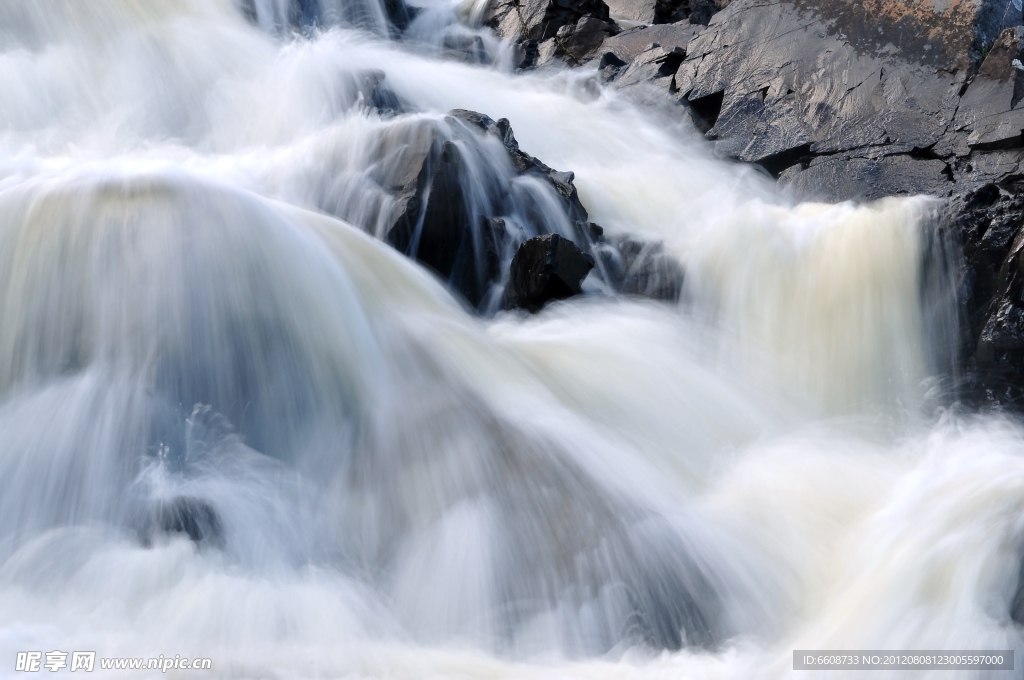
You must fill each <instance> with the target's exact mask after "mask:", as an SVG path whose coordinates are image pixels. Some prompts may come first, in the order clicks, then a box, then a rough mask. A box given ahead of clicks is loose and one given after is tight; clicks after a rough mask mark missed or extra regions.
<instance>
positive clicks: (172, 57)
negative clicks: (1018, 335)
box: [0, 0, 1024, 680]
mask: <svg viewBox="0 0 1024 680" xmlns="http://www.w3.org/2000/svg"><path fill="white" fill-rule="evenodd" d="M297 7H298V8H297V9H296V8H295V7H293V6H292V5H291V4H290V3H287V2H280V1H278V0H257V1H256V2H249V3H248V4H246V3H241V4H240V5H238V6H236V5H235V4H234V3H232V2H231V1H230V0H89V1H88V2H82V1H80V0H0V675H4V676H6V675H9V674H14V672H13V670H12V669H13V668H14V660H15V657H16V654H17V652H19V651H32V650H38V651H44V652H47V651H51V650H63V651H67V652H70V651H80V650H93V651H96V652H97V653H98V655H99V657H121V656H125V657H147V658H149V657H155V656H157V655H161V654H162V655H164V656H172V657H173V656H174V655H181V656H187V657H209V658H211V659H212V660H213V667H212V670H209V671H171V672H170V673H169V674H168V676H169V677H170V676H174V677H186V676H187V677H199V676H202V677H211V678H212V677H218V678H220V677H223V678H257V677H259V678H263V677H268V678H305V677H366V678H391V679H405V678H408V679H410V680H412V679H420V678H506V677H507V678H512V677H515V678H537V679H538V680H541V679H547V678H555V677H558V678H567V677H573V678H595V679H596V678H637V679H639V678H660V677H665V678H669V677H671V678H680V677H684V678H736V679H739V678H751V677H755V678H780V677H789V676H790V675H797V676H800V675H801V673H800V672H794V671H793V670H792V651H793V650H794V649H948V650H964V649H1011V648H1013V649H1016V650H1022V649H1024V628H1022V627H1021V625H1020V624H1018V623H1016V622H1015V621H1014V620H1013V618H1012V615H1013V608H1014V600H1015V596H1016V595H1017V592H1018V581H1019V579H1020V575H1021V555H1022V553H1024V428H1022V427H1021V425H1020V424H1018V423H1017V422H1015V421H1013V420H1011V419H1008V418H1003V417H1000V416H996V415H975V414H970V413H965V412H963V411H962V410H961V409H960V408H959V407H958V406H957V401H956V399H957V392H956V379H957V375H958V370H959V368H958V366H957V365H956V361H955V357H956V342H957V337H958V336H957V318H956V316H957V310H956V307H955V304H954V302H953V301H954V291H953V290H952V287H953V283H952V282H951V281H952V278H954V277H953V276H952V274H950V271H951V270H950V268H952V267H955V265H956V261H955V253H952V254H951V253H950V251H949V247H948V244H947V245H943V244H942V243H941V238H940V237H939V235H938V234H937V224H936V218H935V214H936V206H935V205H934V203H933V202H932V201H931V200H929V199H924V198H908V199H887V200H884V201H881V202H878V203H875V204H870V205H854V204H841V205H835V206H827V205H814V204H805V205H792V204H791V203H790V202H788V201H787V200H786V198H785V197H784V196H780V195H779V194H778V193H777V192H776V190H775V187H774V185H773V183H772V182H771V180H770V179H768V178H766V177H764V176H762V175H760V174H758V173H757V172H754V171H752V170H750V169H749V168H743V167H738V166H735V165H729V164H726V163H724V162H721V161H719V160H717V159H716V158H715V157H714V156H713V154H712V153H711V151H710V149H708V148H707V147H706V145H705V143H704V142H703V140H702V139H701V138H700V136H699V135H698V133H697V132H696V131H694V130H692V129H690V127H689V126H688V125H687V124H686V123H685V122H679V121H678V120H673V119H669V118H666V117H663V114H662V113H659V112H657V111H651V110H643V109H641V108H639V107H638V106H636V105H634V104H633V103H632V102H631V101H630V100H628V99H626V98H624V97H623V96H622V95H620V94H618V93H616V92H614V91H610V90H606V89H604V88H603V87H602V86H601V85H600V84H599V80H598V79H597V77H596V75H595V73H594V72H593V71H588V70H586V69H579V70H577V71H572V72H569V71H545V72H538V73H532V74H525V75H523V74H520V75H515V74H512V73H511V72H509V71H508V69H507V68H505V67H504V65H503V64H504V59H505V57H504V50H505V49H506V46H503V45H500V44H498V43H497V42H496V41H494V40H493V38H490V37H487V36H486V34H485V33H484V32H482V31H481V30H480V29H479V28H478V27H476V26H475V25H474V21H476V18H477V17H478V15H479V12H480V7H478V6H476V7H474V6H473V5H471V4H468V3H463V4H454V3H450V2H438V3H436V4H433V5H430V6H427V7H424V8H423V9H422V10H421V12H420V14H419V17H418V18H417V20H416V21H414V22H413V23H412V24H411V25H410V26H409V27H408V28H407V29H406V31H405V34H404V37H403V39H401V40H399V39H398V31H397V29H395V27H394V26H392V25H390V24H389V23H388V19H387V13H386V9H385V7H384V6H383V5H379V4H377V3H375V2H371V1H370V0H360V1H359V2H355V1H353V2H348V1H346V2H344V3H342V2H338V1H336V0H331V1H327V0H324V1H323V2H321V3H313V2H303V3H298V5H297ZM296 26H298V29H296V30H293V28H295V27H296ZM296 31H297V32H296ZM452 32H455V33H458V34H460V35H470V36H481V43H482V44H483V45H484V47H485V49H486V51H487V53H488V54H489V55H490V57H491V59H492V60H493V62H494V63H493V64H491V65H471V64H467V63H462V62H459V61H456V60H452V59H450V58H447V57H446V55H445V54H444V52H443V50H441V49H440V46H441V45H442V44H443V39H444V36H445V35H447V34H449V33H452ZM371 70H374V71H376V70H379V71H383V72H384V73H386V81H387V83H388V86H389V87H390V88H391V89H392V90H393V91H394V93H395V94H396V95H397V97H398V98H399V100H400V101H401V102H403V105H404V108H405V112H404V113H398V114H397V115H396V114H391V113H387V112H384V113H382V112H380V111H379V110H376V109H374V108H372V107H370V106H368V102H367V98H366V92H365V91H364V88H363V87H362V83H363V82H364V80H365V74H366V73H367V72H368V71H371ZM455 108H462V109H471V110H475V111H480V112H483V113H486V114H488V115H490V116H492V117H494V118H499V117H507V118H508V119H509V120H510V121H511V124H512V126H513V128H514V130H515V133H516V136H517V138H518V140H519V143H520V145H521V147H522V148H523V149H524V150H526V151H527V152H529V153H532V154H536V155H537V156H539V157H540V158H541V159H542V160H543V161H544V162H546V163H548V164H550V165H552V167H555V168H558V169H560V170H572V171H574V172H575V173H576V186H577V187H578V189H579V193H580V197H581V200H582V202H583V203H584V205H585V206H586V207H587V209H588V210H589V212H590V215H591V218H592V219H593V220H594V221H596V222H598V223H600V224H601V225H603V226H604V227H605V229H606V230H607V232H608V233H611V234H616V233H618V234H641V235H643V236H645V237H646V238H651V239H658V240H662V241H663V242H664V243H665V245H666V248H667V249H668V251H669V252H671V253H672V254H673V255H674V256H676V257H678V258H679V260H680V261H681V262H682V263H683V264H684V267H685V270H686V288H685V291H684V295H683V299H682V301H681V302H680V303H679V304H678V305H669V304H666V303H657V302H652V301H645V300H641V299H632V298H627V297H622V296H615V295H610V294H607V293H608V291H607V289H606V287H602V285H601V284H600V282H599V281H595V282H592V285H590V286H589V287H588V290H589V291H591V294H590V295H587V296H584V297H582V298H577V299H574V300H572V301H568V302H562V303H558V304H554V305H551V306H549V307H548V308H547V309H545V310H544V311H543V312H542V313H541V314H539V315H537V316H535V317H527V316H525V315H520V314H517V313H512V312H496V309H495V308H494V306H493V305H492V306H491V307H490V308H489V309H485V310H484V311H485V313H483V314H480V313H477V311H476V310H471V309H470V307H469V306H468V305H467V304H466V303H465V302H463V301H461V300H460V299H458V298H457V297H456V296H454V295H453V294H452V292H451V291H450V288H449V287H448V286H447V285H446V282H445V281H442V280H440V279H439V278H437V277H436V276H435V275H433V274H432V273H430V272H429V271H428V270H426V269H425V268H423V267H421V266H419V265H417V264H415V263H414V262H412V261H411V260H409V259H408V258H406V257H404V256H403V255H401V254H400V253H398V252H397V251H395V250H393V249H392V248H390V247H389V246H387V245H386V244H384V243H382V242H381V240H380V239H381V238H382V237H383V234H382V231H381V230H382V228H383V227H382V225H383V224H384V222H383V220H384V216H386V215H387V214H389V211H391V210H393V209H394V206H393V199H392V198H391V197H390V196H389V195H388V194H387V192H385V191H384V190H383V189H382V188H381V182H380V176H381V175H380V173H381V167H382V164H386V163H385V161H386V160H387V158H388V157H389V156H388V154H389V153H391V151H392V150H393V149H394V148H396V147H397V148H400V147H401V145H402V144H404V143H406V142H407V141H408V140H410V139H413V138H414V137H415V136H416V135H418V134H421V133H422V131H423V130H425V129H431V130H436V131H439V134H441V135H443V136H444V137H445V138H446V139H451V140H455V141H456V142H457V143H458V144H460V145H461V147H460V148H462V149H463V150H464V153H465V154H466V155H467V158H470V159H471V161H472V162H471V164H470V165H471V167H472V172H471V174H470V180H469V181H470V183H469V185H468V186H467V187H466V189H467V191H468V192H469V193H470V194H471V195H472V197H473V201H476V202H477V203H474V205H477V204H478V205H480V206H485V205H486V206H490V208H493V207H494V205H498V204H500V205H501V206H502V209H503V210H504V211H505V213H504V214H505V215H506V216H507V219H508V220H510V221H511V223H513V224H518V225H519V227H520V228H521V229H523V231H524V233H526V235H530V234H533V233H537V231H553V232H562V233H565V234H567V235H568V234H569V231H570V225H569V224H568V222H567V221H566V218H565V216H564V215H562V214H561V213H560V212H558V210H557V205H556V202H555V201H554V200H553V198H552V196H551V195H550V192H551V189H550V188H547V187H545V186H541V185H540V184H531V183H530V182H528V181H521V180H515V182H514V186H515V191H514V192H513V195H511V196H508V197H498V198H496V197H495V196H494V193H493V190H491V189H489V188H488V187H491V186H492V185H493V184H494V183H495V182H496V181H497V180H496V179H495V178H498V179H502V180H505V181H512V180H511V179H510V178H512V177H513V171H512V169H511V167H510V166H509V162H508V160H507V158H506V157H505V156H504V155H503V153H504V152H503V151H502V149H501V148H500V145H497V144H495V143H493V141H492V140H488V139H485V138H484V137H483V136H482V135H477V134H475V133H471V132H469V131H467V130H466V129H464V128H461V127H459V126H457V125H456V124H454V123H453V122H452V121H451V120H450V119H448V118H446V117H445V115H444V114H445V112H447V111H449V110H451V109H455ZM499 198H500V199H501V201H504V202H501V201H499V200H498V199H499ZM483 209H484V208H483V207H481V208H480V210H483ZM531 216H532V217H531ZM531 230H532V231H531ZM504 257H505V259H506V265H507V259H508V257H509V254H508V253H505V254H504ZM592 278H593V275H592ZM495 312H496V313H495ZM183 498H184V499H189V500H188V502H189V503H191V504H192V505H191V506H190V507H192V508H201V510H198V511H195V512H196V513H198V515H200V516H201V517H205V518H206V519H203V520H202V521H199V520H194V517H193V520H194V522H193V524H194V526H193V525H189V526H190V528H189V530H188V531H187V532H186V531H184V530H182V531H178V532H174V531H172V532H170V534H171V535H168V534H167V533H165V532H161V531H160V530H159V528H158V527H157V525H161V524H164V525H166V523H167V522H168V521H170V520H168V519H167V517H168V516H169V515H168V512H174V511H175V510H174V508H175V507H182V506H175V505H174V503H176V502H178V501H179V500H180V499H183ZM168 508H171V510H168ZM181 521H182V522H185V523H186V524H187V523H188V521H189V520H181ZM155 527H157V528H155ZM186 533H190V534H192V537H193V538H195V539H196V541H195V542H193V541H191V540H189V537H188V536H187V535H185V534H186ZM1019 665H1020V661H1019V660H1018V666H1019ZM44 672H46V671H44ZM62 672H68V671H67V670H64V671H62ZM96 673H97V675H103V673H104V672H103V671H102V670H100V669H99V668H97V670H96ZM108 673H109V674H110V676H111V677H133V672H132V671H127V670H121V671H108ZM150 673H152V672H150ZM917 674H918V675H920V676H922V677H925V676H928V677H931V676H930V675H929V674H928V673H923V672H918V673H917ZM1020 674H1021V671H1017V675H1018V676H1019V675H1020ZM18 675H20V674H18ZM137 675H138V676H139V677H148V676H147V672H146V671H140V672H137ZM803 675H807V676H810V675H813V674H811V673H807V672H804V673H803ZM932 675H934V677H940V676H941V677H947V676H948V675H949V674H948V673H945V674H943V673H938V672H936V673H934V674H932ZM961 675H970V674H969V673H962V674H961ZM843 677H845V675H843ZM998 677H1006V674H1003V675H999V676H998Z"/></svg>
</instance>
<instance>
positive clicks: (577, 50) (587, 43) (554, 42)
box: [536, 16, 616, 66]
mask: <svg viewBox="0 0 1024 680" xmlns="http://www.w3.org/2000/svg"><path fill="white" fill-rule="evenodd" d="M615 31H616V29H615V26H614V25H613V24H610V23H608V22H607V21H602V20H600V19H597V18H595V17H592V16H585V17H582V18H581V19H580V20H579V21H577V22H576V23H575V24H571V25H566V26H562V27H561V28H559V29H558V32H557V33H555V35H554V37H552V38H548V39H547V40H545V41H543V42H541V43H539V44H538V45H537V56H536V65H538V66H540V65H542V64H546V63H548V62H550V61H552V60H553V59H561V60H562V61H565V62H567V63H569V64H571V65H574V66H575V65H579V64H582V63H584V62H585V61H587V60H589V59H590V58H591V57H593V56H594V54H595V53H596V52H597V51H598V50H599V49H600V48H601V45H602V44H603V43H604V41H605V40H606V39H607V38H608V37H609V36H612V35H614V34H615Z"/></svg>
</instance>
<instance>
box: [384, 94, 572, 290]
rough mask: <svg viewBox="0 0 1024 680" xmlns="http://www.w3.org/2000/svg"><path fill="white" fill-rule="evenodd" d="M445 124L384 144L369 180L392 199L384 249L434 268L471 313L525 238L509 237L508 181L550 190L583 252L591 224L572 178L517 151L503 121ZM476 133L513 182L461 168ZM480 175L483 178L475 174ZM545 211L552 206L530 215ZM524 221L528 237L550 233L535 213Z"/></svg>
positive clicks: (471, 115)
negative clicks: (500, 157) (495, 147)
mask: <svg viewBox="0 0 1024 680" xmlns="http://www.w3.org/2000/svg"><path fill="white" fill-rule="evenodd" d="M447 123H448V125H449V127H448V128H447V129H446V128H444V127H443V126H439V125H418V126H410V127H408V128H404V135H401V136H398V137H396V138H395V139H392V140H389V141H388V143H387V149H388V150H387V151H386V152H385V153H383V154H382V155H383V157H384V158H383V160H382V161H381V163H380V164H379V166H378V167H377V168H376V169H375V176H374V179H375V180H376V181H377V182H378V183H379V185H380V186H381V188H382V189H383V190H384V192H386V193H387V194H389V195H390V196H392V197H393V199H394V206H393V208H392V209H391V211H390V213H389V214H388V217H387V218H386V222H385V224H384V226H383V229H382V232H383V233H382V236H383V238H384V239H385V240H386V241H387V242H388V243H390V244H391V245H392V246H394V247H395V248H396V249H398V250H400V251H401V252H403V253H405V254H406V255H408V256H410V257H412V258H414V259H416V260H417V261H419V262H421V263H422V264H424V265H426V266H428V267H430V268H431V269H433V270H434V271H435V272H437V273H438V274H439V275H440V276H441V277H442V278H443V279H444V280H446V281H447V282H448V285H449V286H450V287H451V288H452V289H453V290H455V291H458V292H459V293H460V294H461V295H462V296H463V297H464V298H465V299H466V300H467V301H468V302H469V303H470V304H471V305H472V306H474V307H477V308H482V307H483V306H485V305H486V304H487V302H488V300H489V299H491V298H490V297H489V296H491V295H493V294H495V287H496V286H499V284H500V281H501V279H502V264H503V262H504V263H505V264H507V262H508V259H509V258H511V256H512V254H513V253H514V252H515V248H516V247H517V246H518V245H519V244H520V243H521V242H522V240H523V239H525V238H526V237H527V236H524V235H523V234H522V230H521V229H519V228H517V229H516V230H515V233H509V230H508V229H507V228H506V224H505V221H504V219H502V216H503V214H504V213H502V212H501V211H502V210H503V209H504V207H503V206H504V202H505V201H507V199H508V196H510V195H511V194H512V193H513V191H514V188H513V185H512V184H511V182H515V181H516V176H518V177H530V178H534V179H536V180H539V181H541V182H543V183H545V184H547V185H548V186H549V187H550V188H551V190H552V194H551V195H552V196H553V198H554V199H555V201H556V202H557V205H558V207H559V208H560V210H561V212H562V214H563V215H564V217H565V219H566V221H567V222H568V224H569V225H570V226H571V227H572V228H573V229H574V230H575V235H574V238H575V239H576V240H577V242H578V243H579V244H580V245H581V246H582V247H584V248H589V244H590V243H591V241H592V235H591V232H590V230H589V224H590V223H589V218H588V215H587V211H586V209H585V208H584V207H583V205H582V203H581V202H580V200H579V195H578V193H577V191H576V187H575V186H574V184H573V173H571V172H559V171H557V170H554V169H553V168H551V167H549V166H547V165H546V164H544V163H543V162H541V161H540V160H538V159H537V158H535V157H533V156H531V155H530V154H528V153H526V152H524V151H522V150H521V149H520V148H519V143H518V142H517V141H516V138H515V135H514V134H513V132H512V128H511V126H510V124H509V122H508V120H506V119H504V118H503V119H500V120H497V121H495V120H493V119H492V118H490V117H488V116H486V115H483V114H480V113H476V112H474V111H465V110H453V111H451V112H449V114H448V117H447ZM481 134H482V135H486V136H493V137H494V138H496V139H497V140H498V141H499V142H500V143H501V146H502V148H504V150H505V153H506V154H507V155H508V159H509V162H510V163H511V166H512V169H513V170H514V172H515V173H516V175H515V176H513V177H512V178H511V180H510V178H509V177H508V176H507V175H505V174H502V173H501V172H498V171H495V170H493V169H489V168H483V170H481V168H480V167H477V168H476V169H475V170H474V169H473V168H472V164H470V163H467V158H466V154H467V153H473V144H476V145H479V144H480V142H479V141H474V139H473V138H474V136H477V135H481ZM476 139H477V140H479V137H476ZM481 160H482V159H480V158H478V161H481ZM486 162H489V161H486ZM486 162H484V164H486ZM476 165H477V166H479V165H481V163H480V162H477V163H476ZM481 171H483V172H484V173H485V176H481V175H479V173H480V172H481ZM474 173H477V174H476V175H474ZM473 186H475V187H477V188H478V189H479V188H484V189H485V190H486V191H487V192H488V193H489V194H491V195H492V199H493V200H484V201H481V200H479V197H476V198H474V197H473V194H472V192H471V190H470V189H469V187H473ZM530 205H531V206H532V204H530ZM545 209H550V206H548V207H547V208H545V207H544V206H541V205H537V206H536V207H531V208H530V210H536V211H542V210H545ZM522 217H524V218H525V219H526V220H527V221H529V222H530V226H529V229H530V230H531V231H532V233H533V234H536V233H538V232H539V233H544V232H546V231H548V229H547V228H546V227H545V226H544V225H545V224H546V222H545V219H544V218H545V216H544V215H542V214H540V213H539V212H537V213H536V214H535V213H529V214H526V215H524V216H522ZM520 226H522V225H520ZM498 292H499V293H500V291H498ZM496 302H500V295H499V297H498V298H497V300H496Z"/></svg>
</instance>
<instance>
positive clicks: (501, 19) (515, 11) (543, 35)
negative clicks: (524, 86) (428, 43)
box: [483, 0, 619, 68]
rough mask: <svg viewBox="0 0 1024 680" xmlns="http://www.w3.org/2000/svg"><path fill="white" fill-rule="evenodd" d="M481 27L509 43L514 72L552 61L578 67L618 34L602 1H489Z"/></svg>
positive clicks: (617, 29) (616, 27)
mask: <svg viewBox="0 0 1024 680" xmlns="http://www.w3.org/2000/svg"><path fill="white" fill-rule="evenodd" d="M483 23H484V24H485V25H486V26H490V27H491V28H492V29H494V31H495V32H496V33H497V34H498V36H500V37H501V38H504V39H510V40H512V41H513V44H514V46H515V52H514V58H513V61H514V63H515V66H516V67H517V68H531V67H533V66H537V65H538V64H542V63H545V62H547V61H550V60H552V59H554V58H556V57H557V58H560V59H562V60H564V61H565V62H566V63H568V64H570V65H572V66H578V65H580V64H583V63H584V62H585V61H586V60H587V59H589V58H590V57H591V56H592V55H593V53H594V51H595V50H597V49H598V48H599V47H600V46H601V43H602V42H603V41H604V39H605V38H607V37H608V36H610V35H614V34H616V33H618V31H619V28H618V26H616V25H615V23H614V22H612V21H611V19H610V18H609V14H608V6H607V5H606V4H605V3H604V2H602V0H574V1H570V0H491V1H490V3H489V4H488V5H487V9H486V10H485V12H484V17H483Z"/></svg>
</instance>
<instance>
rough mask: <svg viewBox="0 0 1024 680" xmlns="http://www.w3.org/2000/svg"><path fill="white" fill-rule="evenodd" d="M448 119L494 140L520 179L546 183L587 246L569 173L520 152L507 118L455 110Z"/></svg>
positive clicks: (586, 219) (585, 218)
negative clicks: (500, 146) (492, 137)
mask: <svg viewBox="0 0 1024 680" xmlns="http://www.w3.org/2000/svg"><path fill="white" fill-rule="evenodd" d="M448 115H449V117H451V118H455V119H458V120H460V121H462V122H463V123H466V124H467V125H469V126H472V127H475V128H477V129H478V130H480V131H482V132H484V133H486V134H489V135H492V136H494V137H497V138H498V139H499V140H500V141H501V143H502V145H503V146H504V147H505V150H506V152H508V155H509V159H510V160H511V161H512V165H513V166H514V167H515V169H516V171H517V172H518V173H519V174H520V175H531V176H533V177H537V178H540V179H542V180H543V181H545V182H547V183H549V184H550V185H551V187H552V188H553V189H554V190H555V193H556V194H557V196H558V197H559V200H560V203H561V207H562V211H563V213H564V214H565V216H566V217H567V218H568V220H569V223H570V224H571V225H573V227H574V228H575V229H576V231H577V239H578V240H579V242H580V243H586V242H587V228H588V226H587V225H588V224H589V217H588V214H587V210H586V208H584V207H583V204H582V203H581V202H580V198H579V193H578V192H577V191H576V186H575V184H573V180H574V179H575V175H574V174H573V173H572V172H560V171H558V170H554V169H552V168H550V167H548V166H547V165H545V164H544V163H543V162H541V161H540V160H539V159H537V158H535V157H534V156H531V155H530V154H528V153H526V152H525V151H523V150H522V149H520V148H519V142H518V141H516V137H515V134H514V133H513V132H512V126H511V124H510V123H509V122H508V119H507V118H500V119H498V120H497V121H495V120H493V119H492V118H490V117H489V116H486V115H484V114H481V113H477V112H475V111H466V110H464V109H454V110H452V111H449V112H448Z"/></svg>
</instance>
